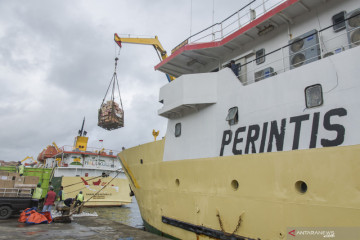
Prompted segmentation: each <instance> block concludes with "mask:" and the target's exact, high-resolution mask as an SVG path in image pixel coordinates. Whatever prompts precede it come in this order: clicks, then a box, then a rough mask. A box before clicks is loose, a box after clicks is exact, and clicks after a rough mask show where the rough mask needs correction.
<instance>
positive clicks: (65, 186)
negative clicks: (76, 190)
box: [63, 175, 102, 188]
mask: <svg viewBox="0 0 360 240" xmlns="http://www.w3.org/2000/svg"><path fill="white" fill-rule="evenodd" d="M100 177H102V175H100V176H97V177H93V178H90V179H87V180H86V181H91V180H93V179H96V178H100ZM80 183H83V181H81V182H76V183H72V184H70V185H66V186H63V187H64V188H66V187H70V186H73V185H76V184H80Z"/></svg>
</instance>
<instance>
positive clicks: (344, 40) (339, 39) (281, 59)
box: [239, 26, 360, 85]
mask: <svg viewBox="0 0 360 240" xmlns="http://www.w3.org/2000/svg"><path fill="white" fill-rule="evenodd" d="M359 28H360V27H358V28H353V29H351V30H350V31H344V32H343V33H341V34H338V35H336V36H335V35H332V36H331V37H328V38H324V37H323V35H324V34H323V33H324V32H325V31H333V29H332V26H330V27H328V28H325V29H323V30H320V31H319V32H317V33H316V35H317V38H318V39H319V43H318V44H314V45H312V46H310V47H308V48H304V49H301V50H300V51H298V52H296V53H293V54H290V53H289V52H290V51H289V47H290V46H291V44H287V45H285V46H283V47H281V48H278V49H276V50H274V51H272V52H270V53H268V54H266V55H264V57H265V58H266V59H269V58H271V61H268V60H267V61H266V63H264V64H260V65H257V64H256V60H257V59H256V58H254V59H253V60H251V61H248V62H247V63H245V64H243V65H241V66H240V68H241V70H240V72H239V79H240V81H241V82H242V83H243V84H245V85H246V84H250V83H254V82H256V81H259V80H263V79H264V78H267V77H270V76H273V75H277V74H280V73H283V72H286V71H289V70H290V69H293V68H299V67H301V66H303V65H305V64H308V63H311V62H313V61H317V60H320V59H322V58H325V57H328V56H327V55H332V54H336V53H339V52H343V51H346V50H348V49H351V48H353V47H355V46H358V45H360V41H357V42H353V43H349V40H348V34H349V33H351V32H352V31H355V30H357V29H359ZM309 36H311V35H309ZM309 36H307V37H309ZM307 37H306V38H307ZM314 47H315V48H318V49H319V50H318V51H319V54H318V55H314V56H313V57H312V58H305V59H304V60H303V61H300V62H298V63H297V64H298V66H292V64H291V59H292V57H293V56H295V55H296V54H298V53H303V52H305V51H306V50H308V49H310V48H314ZM259 58H261V57H259ZM293 65H295V64H293ZM269 68H272V69H273V70H274V71H273V72H272V73H271V74H268V75H265V74H262V75H258V76H257V78H255V73H256V72H259V71H262V70H264V69H269Z"/></svg>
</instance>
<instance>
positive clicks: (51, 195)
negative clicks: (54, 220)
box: [42, 186, 56, 212]
mask: <svg viewBox="0 0 360 240" xmlns="http://www.w3.org/2000/svg"><path fill="white" fill-rule="evenodd" d="M49 189H50V191H49V192H48V193H47V194H46V196H45V203H44V208H43V210H42V211H43V212H51V209H52V206H53V204H54V202H55V199H56V193H55V192H54V187H53V186H50V188H49Z"/></svg>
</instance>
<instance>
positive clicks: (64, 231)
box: [0, 216, 167, 240]
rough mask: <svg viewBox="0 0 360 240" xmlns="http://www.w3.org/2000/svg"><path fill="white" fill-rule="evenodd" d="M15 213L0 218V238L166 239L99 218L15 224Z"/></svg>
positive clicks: (38, 239) (44, 239) (52, 239)
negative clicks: (68, 221) (6, 217)
mask: <svg viewBox="0 0 360 240" xmlns="http://www.w3.org/2000/svg"><path fill="white" fill-rule="evenodd" d="M17 220H18V218H17V217H16V216H14V217H11V218H9V219H7V220H0V239H12V240H15V239H21V240H24V239H37V240H49V239H51V240H55V239H67V240H70V239H74V240H75V239H76V240H78V239H86V240H95V239H102V240H105V239H116V240H143V239H145V240H146V239H149V240H166V239H167V238H164V237H161V236H158V235H154V234H152V233H149V232H146V231H144V230H142V229H139V228H134V227H131V226H127V225H125V224H122V223H118V222H114V221H111V220H108V219H105V218H101V217H76V218H74V219H73V221H72V222H71V223H51V224H37V225H29V224H26V223H19V222H18V221H17Z"/></svg>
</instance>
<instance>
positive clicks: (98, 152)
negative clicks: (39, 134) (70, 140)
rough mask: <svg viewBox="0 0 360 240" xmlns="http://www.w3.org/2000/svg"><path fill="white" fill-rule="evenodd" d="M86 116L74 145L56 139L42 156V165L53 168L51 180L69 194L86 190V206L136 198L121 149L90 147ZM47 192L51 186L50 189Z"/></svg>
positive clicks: (40, 161) (111, 205)
mask: <svg viewBox="0 0 360 240" xmlns="http://www.w3.org/2000/svg"><path fill="white" fill-rule="evenodd" d="M84 123H85V118H84V120H83V123H82V127H81V129H80V130H79V131H78V136H76V137H75V139H74V144H73V145H72V146H62V147H58V146H57V145H56V143H55V142H54V143H53V144H52V145H49V146H47V147H46V148H45V149H44V150H43V151H42V152H41V153H40V154H39V156H38V158H37V160H38V161H39V163H40V164H39V167H42V168H45V169H51V176H50V178H49V183H46V186H49V185H52V186H53V187H54V189H55V192H57V193H58V192H59V190H60V187H61V186H63V188H64V190H63V191H64V194H65V195H64V196H65V198H75V196H76V195H77V194H78V193H79V192H80V191H82V192H83V195H84V198H85V201H86V202H85V204H84V205H85V206H86V207H117V206H122V205H126V204H129V203H131V202H132V196H130V193H131V192H130V187H129V181H128V180H127V178H126V176H125V173H124V171H123V169H122V167H121V164H120V162H119V160H118V159H117V157H116V155H117V154H118V151H114V150H109V149H105V148H94V147H88V139H89V138H88V137H87V136H86V135H87V132H86V131H85V130H84ZM46 192H47V189H46Z"/></svg>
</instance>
